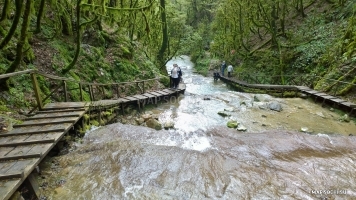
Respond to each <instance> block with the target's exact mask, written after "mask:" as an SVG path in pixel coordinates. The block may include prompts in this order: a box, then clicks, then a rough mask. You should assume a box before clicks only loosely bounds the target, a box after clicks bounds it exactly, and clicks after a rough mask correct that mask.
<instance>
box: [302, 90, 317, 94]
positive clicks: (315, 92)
mask: <svg viewBox="0 0 356 200" xmlns="http://www.w3.org/2000/svg"><path fill="white" fill-rule="evenodd" d="M304 92H305V93H308V94H317V93H319V91H315V90H306V91H304Z"/></svg>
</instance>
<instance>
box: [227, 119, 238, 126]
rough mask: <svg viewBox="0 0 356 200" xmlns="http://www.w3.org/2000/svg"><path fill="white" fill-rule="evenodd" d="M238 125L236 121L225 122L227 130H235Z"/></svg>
mask: <svg viewBox="0 0 356 200" xmlns="http://www.w3.org/2000/svg"><path fill="white" fill-rule="evenodd" d="M238 125H239V122H237V121H236V120H230V121H228V122H227V127H229V128H237V127H238Z"/></svg>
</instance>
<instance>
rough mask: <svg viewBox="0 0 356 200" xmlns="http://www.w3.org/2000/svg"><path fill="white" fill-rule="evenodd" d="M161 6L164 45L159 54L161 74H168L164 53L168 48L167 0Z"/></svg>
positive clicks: (161, 2)
mask: <svg viewBox="0 0 356 200" xmlns="http://www.w3.org/2000/svg"><path fill="white" fill-rule="evenodd" d="M160 5H161V9H162V11H161V20H162V26H163V27H162V44H161V48H160V50H159V52H158V56H157V57H158V62H159V64H160V69H161V72H166V71H165V68H164V67H165V66H164V63H165V60H164V53H165V51H166V50H167V48H168V30H167V18H166V3H165V0H160Z"/></svg>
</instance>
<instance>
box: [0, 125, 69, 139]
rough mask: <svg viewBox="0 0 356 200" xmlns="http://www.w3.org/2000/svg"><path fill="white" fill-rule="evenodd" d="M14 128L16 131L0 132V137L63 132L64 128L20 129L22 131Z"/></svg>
mask: <svg viewBox="0 0 356 200" xmlns="http://www.w3.org/2000/svg"><path fill="white" fill-rule="evenodd" d="M30 128H31V127H30ZM41 128H43V127H41ZM15 130H16V131H10V132H9V133H4V134H0V137H9V136H19V135H27V134H43V133H51V132H64V131H65V130H66V129H65V128H53V129H44V130H39V129H36V130H34V129H28V130H26V129H22V131H23V132H20V131H19V130H17V129H15Z"/></svg>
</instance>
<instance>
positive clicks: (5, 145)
mask: <svg viewBox="0 0 356 200" xmlns="http://www.w3.org/2000/svg"><path fill="white" fill-rule="evenodd" d="M54 142H55V139H53V138H52V139H45V140H29V141H22V142H10V143H2V144H0V147H16V146H19V145H31V144H43V143H54Z"/></svg>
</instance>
